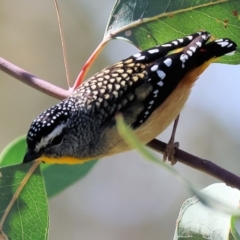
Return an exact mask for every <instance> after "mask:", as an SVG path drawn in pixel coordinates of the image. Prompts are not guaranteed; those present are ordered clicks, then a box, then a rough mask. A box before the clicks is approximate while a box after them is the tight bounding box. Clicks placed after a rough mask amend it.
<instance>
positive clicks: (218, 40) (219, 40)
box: [215, 38, 223, 42]
mask: <svg viewBox="0 0 240 240" xmlns="http://www.w3.org/2000/svg"><path fill="white" fill-rule="evenodd" d="M222 41H223V39H222V38H220V39H217V40H215V42H222Z"/></svg>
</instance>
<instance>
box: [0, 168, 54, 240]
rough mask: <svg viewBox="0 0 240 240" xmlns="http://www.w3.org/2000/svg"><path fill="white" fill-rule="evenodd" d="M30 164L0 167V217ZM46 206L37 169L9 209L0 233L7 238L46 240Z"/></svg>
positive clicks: (38, 169) (41, 179)
mask: <svg viewBox="0 0 240 240" xmlns="http://www.w3.org/2000/svg"><path fill="white" fill-rule="evenodd" d="M32 165H33V163H28V164H20V165H14V166H8V167H3V168H0V196H1V200H0V202H1V204H0V218H1V219H2V216H3V214H4V212H5V210H6V208H7V206H8V204H9V202H10V201H11V199H12V198H13V195H14V193H15V192H16V190H17V188H18V187H19V185H20V184H21V182H22V180H23V178H24V177H25V175H26V173H27V172H28V171H29V169H30V168H31V166H32ZM48 224H49V219H48V205H47V196H46V192H45V186H44V180H43V177H42V175H41V172H40V168H39V167H38V168H37V169H36V170H35V171H34V173H33V174H32V175H31V177H30V178H29V180H28V182H27V183H26V185H25V186H24V188H23V189H22V191H21V193H20V195H19V197H18V198H17V200H16V202H15V203H14V205H13V207H12V208H11V210H10V213H9V214H8V216H7V218H6V220H5V222H4V224H3V232H4V234H6V235H7V236H8V238H9V239H36V240H38V239H39V240H43V239H47V238H48Z"/></svg>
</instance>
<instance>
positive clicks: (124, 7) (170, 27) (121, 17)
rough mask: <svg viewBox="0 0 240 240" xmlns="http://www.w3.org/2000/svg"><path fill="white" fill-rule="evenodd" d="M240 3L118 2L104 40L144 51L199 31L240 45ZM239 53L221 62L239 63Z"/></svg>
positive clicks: (231, 0)
mask: <svg viewBox="0 0 240 240" xmlns="http://www.w3.org/2000/svg"><path fill="white" fill-rule="evenodd" d="M239 28H240V1H239V0H215V1H211V0H198V1H193V0H183V1H178V0H169V1H165V0H118V1H116V3H115V6H114V7H113V10H112V13H111V15H110V17H109V20H108V24H107V27H106V31H105V37H106V38H107V37H111V38H118V39H124V40H126V41H129V42H131V43H132V44H134V45H135V46H136V47H138V48H140V49H142V50H145V49H147V48H150V47H153V46H155V45H158V44H161V43H164V42H167V41H170V40H172V39H177V38H180V37H182V36H185V35H187V34H190V33H193V32H197V31H200V30H207V31H209V32H210V33H211V34H212V36H213V37H214V38H222V37H228V38H231V39H232V40H233V41H235V42H236V43H237V44H238V46H240V31H239ZM239 55H240V54H235V55H234V56H232V57H231V58H227V57H222V58H221V59H220V60H219V62H221V63H230V64H239V63H240V56H239Z"/></svg>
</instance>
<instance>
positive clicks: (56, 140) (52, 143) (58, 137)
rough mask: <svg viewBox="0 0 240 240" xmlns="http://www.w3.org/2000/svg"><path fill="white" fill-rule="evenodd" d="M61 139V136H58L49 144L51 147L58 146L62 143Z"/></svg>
mask: <svg viewBox="0 0 240 240" xmlns="http://www.w3.org/2000/svg"><path fill="white" fill-rule="evenodd" d="M62 139H63V135H62V134H60V135H57V136H56V137H55V138H53V140H52V142H51V145H58V144H60V143H61V142H62Z"/></svg>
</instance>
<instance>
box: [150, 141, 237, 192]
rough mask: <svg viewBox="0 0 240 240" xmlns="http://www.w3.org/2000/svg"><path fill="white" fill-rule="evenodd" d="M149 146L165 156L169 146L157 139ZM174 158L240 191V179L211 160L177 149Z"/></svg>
mask: <svg viewBox="0 0 240 240" xmlns="http://www.w3.org/2000/svg"><path fill="white" fill-rule="evenodd" d="M147 146H148V147H150V148H152V149H153V150H155V151H157V152H160V153H162V154H163V153H164V151H165V149H166V146H167V144H166V143H164V142H162V141H159V140H157V139H153V140H152V141H151V142H149V143H148V144H147ZM174 156H175V160H176V161H177V162H181V163H183V164H185V165H187V166H189V167H192V168H195V169H197V170H199V171H201V172H204V173H207V174H208V175H210V176H213V177H215V178H217V179H219V180H220V181H222V182H224V183H226V184H227V185H228V186H231V187H234V188H237V189H239V190H240V177H238V176H236V175H235V174H233V173H231V172H229V171H227V170H225V169H223V168H221V167H220V166H218V165H217V164H215V163H213V162H211V161H209V160H206V159H203V158H199V157H196V156H194V155H192V154H190V153H187V152H184V151H183V150H180V149H175V155H174Z"/></svg>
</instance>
